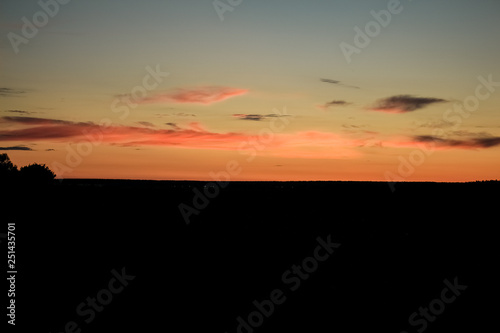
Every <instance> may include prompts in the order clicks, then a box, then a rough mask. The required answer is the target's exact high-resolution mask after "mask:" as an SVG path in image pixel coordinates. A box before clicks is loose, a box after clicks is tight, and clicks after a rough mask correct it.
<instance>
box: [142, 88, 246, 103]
mask: <svg viewBox="0 0 500 333" xmlns="http://www.w3.org/2000/svg"><path fill="white" fill-rule="evenodd" d="M247 92H248V90H246V89H238V88H229V87H199V88H192V89H176V90H174V91H169V92H165V93H161V94H157V95H153V96H149V97H145V98H143V99H141V100H139V101H138V103H141V104H163V103H194V104H204V105H209V104H212V103H216V102H221V101H224V100H226V99H228V98H231V97H234V96H239V95H244V94H246V93H247Z"/></svg>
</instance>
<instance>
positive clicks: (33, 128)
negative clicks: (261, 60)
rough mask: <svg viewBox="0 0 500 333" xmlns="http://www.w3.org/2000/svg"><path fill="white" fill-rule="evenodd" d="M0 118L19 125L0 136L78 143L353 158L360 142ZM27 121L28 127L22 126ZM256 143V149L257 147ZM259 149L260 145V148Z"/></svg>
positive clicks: (312, 134) (317, 135)
mask: <svg viewBox="0 0 500 333" xmlns="http://www.w3.org/2000/svg"><path fill="white" fill-rule="evenodd" d="M0 122H4V123H5V122H7V123H10V124H11V125H12V124H14V125H17V126H21V127H22V128H18V129H7V130H1V129H0V142H1V141H18V142H19V141H20V142H33V141H46V142H79V141H85V140H86V141H88V140H89V139H92V138H94V139H95V140H96V141H99V142H103V143H107V144H111V145H120V146H148V145H149V146H171V147H181V148H193V149H217V150H235V151H240V152H241V153H242V154H245V151H248V152H252V151H258V152H259V154H262V155H264V156H280V157H286V158H352V157H356V156H358V155H360V154H359V152H356V151H355V148H356V147H358V146H360V145H361V144H362V142H363V140H361V139H350V138H348V137H344V136H342V135H339V134H335V133H327V132H317V131H307V132H298V133H276V134H273V136H272V139H269V137H266V138H259V136H258V135H251V134H245V133H234V132H228V133H216V132H211V131H209V130H207V129H206V128H204V127H203V126H202V125H201V124H200V123H197V122H192V123H190V124H188V126H187V127H185V128H181V127H179V126H176V127H173V128H172V126H170V128H168V129H159V128H151V127H144V126H141V127H138V126H137V127H136V126H119V125H112V126H109V127H102V126H99V125H97V124H94V123H92V122H85V123H83V122H79V123H77V122H71V121H61V120H55V119H43V118H32V119H29V120H28V119H26V118H25V117H3V118H0ZM27 125H30V127H26V126H27ZM257 147H259V148H257ZM261 148H262V149H261Z"/></svg>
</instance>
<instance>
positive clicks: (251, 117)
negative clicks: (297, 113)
mask: <svg viewBox="0 0 500 333" xmlns="http://www.w3.org/2000/svg"><path fill="white" fill-rule="evenodd" d="M289 116H290V115H287V114H286V115H283V114H277V113H271V114H244V113H235V114H233V117H236V118H239V119H241V120H253V121H260V120H264V119H267V118H277V117H289Z"/></svg>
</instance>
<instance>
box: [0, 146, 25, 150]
mask: <svg viewBox="0 0 500 333" xmlns="http://www.w3.org/2000/svg"><path fill="white" fill-rule="evenodd" d="M0 150H33V149H31V148H30V147H25V146H13V147H0Z"/></svg>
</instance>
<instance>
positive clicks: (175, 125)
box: [165, 123, 180, 130]
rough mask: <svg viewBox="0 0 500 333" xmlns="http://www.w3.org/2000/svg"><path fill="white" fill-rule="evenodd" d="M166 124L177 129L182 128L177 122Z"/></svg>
mask: <svg viewBox="0 0 500 333" xmlns="http://www.w3.org/2000/svg"><path fill="white" fill-rule="evenodd" d="M165 125H168V126H170V127H172V128H173V129H176V130H178V129H180V127H179V126H177V124H176V123H165Z"/></svg>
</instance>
